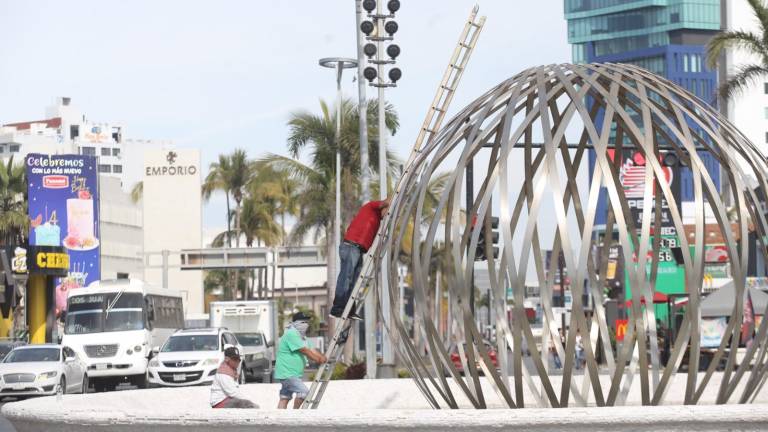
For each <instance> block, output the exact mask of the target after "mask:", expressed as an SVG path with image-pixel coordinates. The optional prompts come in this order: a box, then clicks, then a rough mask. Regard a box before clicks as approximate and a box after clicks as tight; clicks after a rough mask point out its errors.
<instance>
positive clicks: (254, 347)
mask: <svg viewBox="0 0 768 432" xmlns="http://www.w3.org/2000/svg"><path fill="white" fill-rule="evenodd" d="M235 336H236V337H237V341H238V342H240V344H241V345H242V346H243V354H242V356H243V370H244V371H245V378H246V380H247V379H257V380H261V382H265V383H268V382H271V381H272V370H273V367H272V365H273V364H274V362H273V358H274V356H273V355H272V352H273V350H272V343H271V342H267V338H266V336H265V335H264V333H261V332H256V333H239V332H238V333H235Z"/></svg>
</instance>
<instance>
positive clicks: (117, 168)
mask: <svg viewBox="0 0 768 432" xmlns="http://www.w3.org/2000/svg"><path fill="white" fill-rule="evenodd" d="M112 172H113V173H115V174H122V172H123V166H122V165H112Z"/></svg>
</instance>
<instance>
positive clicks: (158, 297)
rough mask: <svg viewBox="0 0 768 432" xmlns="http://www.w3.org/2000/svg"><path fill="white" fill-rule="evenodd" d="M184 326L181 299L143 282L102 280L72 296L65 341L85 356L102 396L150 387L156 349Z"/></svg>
mask: <svg viewBox="0 0 768 432" xmlns="http://www.w3.org/2000/svg"><path fill="white" fill-rule="evenodd" d="M183 327H184V309H183V306H182V300H181V295H180V294H179V293H178V292H176V291H172V290H169V289H162V288H155V287H152V286H150V285H147V284H145V283H144V282H142V281H140V280H138V279H116V280H107V281H97V282H93V283H92V284H90V285H89V286H88V287H87V288H78V289H73V290H70V291H69V295H68V298H67V313H66V317H65V321H64V337H63V339H62V341H61V343H62V344H63V345H66V346H68V347H70V348H72V349H74V350H75V351H77V352H78V353H80V355H81V356H82V358H83V359H84V360H85V362H86V364H87V371H88V379H89V380H90V381H91V383H93V385H94V388H95V389H96V391H97V392H99V391H107V390H114V389H115V387H117V385H119V384H120V383H121V382H129V383H131V384H133V385H136V386H138V387H139V388H146V387H147V385H148V376H147V373H148V372H147V363H148V362H149V357H150V356H151V355H152V347H154V346H159V345H162V344H163V343H165V341H166V339H168V337H169V336H170V335H171V334H172V333H173V332H174V331H175V330H176V329H180V328H183Z"/></svg>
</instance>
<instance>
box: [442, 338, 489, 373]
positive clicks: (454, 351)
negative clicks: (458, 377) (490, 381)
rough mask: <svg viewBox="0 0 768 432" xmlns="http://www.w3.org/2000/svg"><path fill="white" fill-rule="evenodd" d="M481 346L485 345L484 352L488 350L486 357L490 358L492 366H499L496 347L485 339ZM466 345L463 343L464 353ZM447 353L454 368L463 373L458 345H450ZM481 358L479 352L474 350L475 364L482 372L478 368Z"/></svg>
mask: <svg viewBox="0 0 768 432" xmlns="http://www.w3.org/2000/svg"><path fill="white" fill-rule="evenodd" d="M483 346H484V347H485V350H486V352H488V357H490V359H491V363H493V366H494V368H496V369H498V368H499V362H498V360H497V358H496V349H495V348H494V347H493V346H492V345H491V344H490V343H489V342H487V341H484V342H483ZM466 347H467V345H466V344H464V353H466V352H467V348H466ZM448 353H449V354H450V356H451V362H453V365H454V366H455V367H456V369H458V370H459V373H462V374H463V373H464V366H463V365H462V364H461V357H459V347H458V345H455V344H454V345H453V346H451V348H450V350H449V351H448ZM481 361H482V360H481V359H480V353H478V352H477V350H475V364H476V365H477V368H478V370H479V371H480V373H482V369H481V368H480V362H481Z"/></svg>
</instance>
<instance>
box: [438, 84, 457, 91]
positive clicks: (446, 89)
mask: <svg viewBox="0 0 768 432" xmlns="http://www.w3.org/2000/svg"><path fill="white" fill-rule="evenodd" d="M440 88H442V89H443V90H445V91H449V92H453V91H454V90H453V89H452V88H450V87H448V86H444V85H441V86H440Z"/></svg>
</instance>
